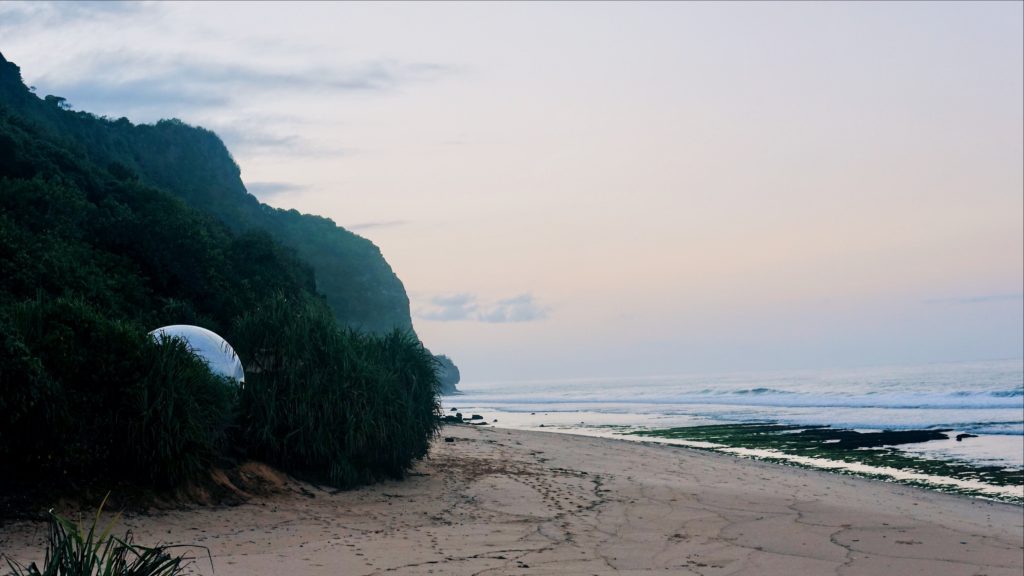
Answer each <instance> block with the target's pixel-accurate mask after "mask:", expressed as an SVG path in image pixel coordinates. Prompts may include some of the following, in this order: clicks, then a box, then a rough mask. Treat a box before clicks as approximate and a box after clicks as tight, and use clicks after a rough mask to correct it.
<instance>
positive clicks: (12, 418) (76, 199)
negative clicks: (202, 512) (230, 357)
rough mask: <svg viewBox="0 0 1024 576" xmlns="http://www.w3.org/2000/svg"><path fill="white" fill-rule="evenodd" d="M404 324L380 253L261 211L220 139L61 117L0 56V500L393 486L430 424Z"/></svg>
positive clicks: (344, 235)
mask: <svg viewBox="0 0 1024 576" xmlns="http://www.w3.org/2000/svg"><path fill="white" fill-rule="evenodd" d="M172 187H173V188H174V189H173V190H172V189H171V188H172ZM261 223H263V224H261ZM304 234H309V241H308V242H306V241H305V240H304V239H303V238H304V236H303V235H304ZM279 238H282V239H283V238H292V239H293V240H294V242H295V243H296V246H297V247H296V248H293V247H291V246H289V245H287V244H285V243H284V242H282V240H279ZM298 246H304V247H303V248H302V249H299V248H298ZM303 250H307V251H313V252H314V253H315V254H318V255H320V257H321V259H320V260H317V259H316V258H311V259H310V262H313V263H309V262H307V260H306V259H305V258H304V256H303ZM317 262H319V264H316V263H317ZM325 262H326V264H325ZM318 265H319V266H320V267H324V266H326V267H328V268H331V269H334V270H335V271H336V273H335V274H334V275H333V276H331V279H332V280H331V282H322V281H321V275H322V273H323V270H322V269H320V268H318V267H317V266H318ZM332 267H333V268H332ZM332 282H333V284H332ZM325 286H336V289H335V290H334V292H333V298H334V300H333V301H332V296H331V295H328V294H325V293H324V287H325ZM167 324H196V325H199V326H203V327H206V328H209V329H211V330H214V331H215V332H218V333H220V334H221V335H223V336H224V337H226V338H227V339H228V341H229V342H231V343H232V344H233V345H234V346H235V349H236V350H237V352H238V354H239V357H240V358H241V360H242V363H243V364H244V365H245V366H246V368H247V370H246V382H245V386H244V387H241V388H239V387H237V386H235V385H233V384H231V383H228V382H225V381H222V380H221V379H220V378H218V377H217V376H215V375H213V374H211V373H210V371H209V370H208V369H207V367H206V365H205V364H204V363H202V362H201V361H199V360H198V359H196V357H194V356H193V355H192V354H190V353H188V350H187V349H186V348H185V347H184V345H183V343H181V342H177V343H169V344H164V345H159V344H157V343H155V342H154V341H153V340H152V339H150V338H149V337H148V336H147V332H148V331H149V330H152V329H153V328H156V327H159V326H163V325H167ZM410 328H411V327H410V325H409V317H408V303H407V300H406V299H405V294H404V290H403V289H402V285H401V283H400V282H399V281H398V279H397V278H396V277H395V276H394V274H393V273H392V272H391V270H390V268H389V267H388V266H387V264H386V263H385V262H384V260H383V258H382V257H381V256H380V253H379V251H378V250H377V249H376V247H374V246H373V245H372V244H371V243H369V242H368V241H366V240H364V239H362V238H359V237H357V236H355V235H352V234H350V233H348V232H346V231H344V230H342V229H340V228H337V227H335V226H334V225H333V224H332V223H330V221H328V220H326V219H322V218H317V217H310V216H300V215H298V214H297V213H294V212H287V211H280V210H274V209H271V208H268V207H266V206H263V205H261V204H259V203H258V202H256V200H255V199H254V198H253V197H252V196H249V195H248V194H246V193H245V191H244V189H243V188H242V187H241V183H240V182H239V181H238V168H237V166H235V165H234V163H233V162H232V161H231V159H230V156H229V155H228V153H227V151H226V150H225V149H224V146H223V144H222V143H221V142H220V140H219V139H217V137H216V136H215V135H213V134H212V133H210V132H208V131H206V130H202V129H199V128H191V127H187V126H185V125H183V124H181V123H180V122H177V121H166V122H160V123H158V124H157V125H155V126H133V125H131V124H130V123H129V122H128V121H126V120H116V121H111V120H106V119H102V118H97V117H95V116H92V115H90V114H87V113H84V112H73V111H70V110H68V109H66V106H64V105H63V104H62V101H61V100H60V99H59V98H53V97H47V98H45V99H40V98H37V97H36V96H35V95H34V94H32V93H31V92H30V91H29V90H28V89H27V88H26V87H25V86H24V84H23V83H22V80H21V77H20V71H19V69H18V67H17V66H15V65H14V64H12V63H10V62H8V61H6V60H4V59H3V57H2V56H0V412H2V413H3V414H4V418H2V419H0V461H2V462H4V474H2V475H0V504H2V501H3V497H10V496H11V495H16V494H19V493H21V492H22V491H24V490H28V489H36V488H39V487H53V488H55V489H58V490H67V489H72V490H78V489H82V490H89V489H94V488H98V489H100V490H104V489H110V487H111V486H116V485H118V483H124V482H128V483H131V484H134V485H144V486H157V487H173V486H177V485H179V484H181V483H183V482H190V481H195V480H201V479H202V478H203V477H204V476H205V475H207V474H208V471H209V470H210V468H211V467H212V466H215V465H217V464H218V463H219V462H223V461H225V459H226V460H229V461H230V460H234V459H241V458H259V459H262V460H265V461H268V462H271V463H274V464H277V465H279V466H281V467H283V468H284V469H285V470H288V471H291V472H293V473H296V474H300V475H304V476H308V477H312V478H316V479H319V480H322V481H325V482H328V483H331V484H334V485H338V486H348V485H353V484H357V483H361V482H368V481H373V480H375V479H378V478H383V477H397V476H401V475H402V474H404V472H405V471H406V470H407V469H408V467H409V466H410V465H411V464H412V462H413V461H414V460H415V459H416V458H419V457H421V456H423V455H424V454H425V453H426V450H427V447H428V445H429V441H430V439H431V438H432V437H433V435H434V434H435V433H436V430H437V416H438V404H437V402H438V399H437V394H438V388H439V382H438V374H437V362H436V361H435V360H434V359H433V357H432V356H431V355H430V354H429V352H428V351H427V350H426V349H425V348H423V346H422V344H420V342H419V341H418V339H416V337H415V335H414V334H412V333H411V331H410ZM359 329H362V330H359Z"/></svg>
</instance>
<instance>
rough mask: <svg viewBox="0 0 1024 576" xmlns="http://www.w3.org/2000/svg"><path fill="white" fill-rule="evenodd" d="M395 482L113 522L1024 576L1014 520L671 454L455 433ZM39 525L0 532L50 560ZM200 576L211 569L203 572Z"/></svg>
mask: <svg viewBox="0 0 1024 576" xmlns="http://www.w3.org/2000/svg"><path fill="white" fill-rule="evenodd" d="M443 435H445V436H448V437H453V438H454V439H455V441H453V442H445V441H441V440H439V441H438V442H437V443H436V445H435V447H434V450H433V452H432V454H431V458H430V459H429V460H428V461H426V462H423V463H421V464H420V465H419V467H418V468H417V471H416V473H415V474H414V475H413V476H412V477H410V478H409V479H407V480H405V481H402V482H388V483H384V484H380V485H376V486H372V487H368V488H364V489H361V490H356V491H350V492H340V493H332V492H331V491H327V490H324V489H320V488H317V487H315V486H311V485H309V484H303V483H300V482H296V481H288V482H287V483H286V485H285V487H284V489H283V492H282V493H280V494H278V495H275V496H271V497H266V498H260V499H254V500H252V501H250V502H248V503H246V504H243V505H240V506H235V507H216V508H210V507H207V508H196V509H190V510H181V511H172V512H155V513H153V514H150V515H145V516H142V515H140V516H132V517H130V518H126V519H124V520H123V521H122V524H123V525H124V526H125V527H128V528H131V529H132V530H133V531H134V533H135V535H136V539H137V541H139V542H140V543H153V542H156V541H161V542H173V543H187V542H192V543H196V544H201V545H203V546H206V547H208V548H209V549H210V551H211V552H212V553H213V556H214V559H213V561H214V567H215V569H216V574H217V575H219V576H235V575H239V576H241V575H249V574H261V575H262V574H267V575H270V574H275V575H277V574H284V575H293V576H298V575H307V574H308V575H320V574H322V575H337V574H351V575H356V574H367V575H369V574H380V575H384V574H406V575H413V574H455V575H462V574H465V575H470V574H552V575H554V574H557V575H574V574H579V575H592V574H649V573H661V574H707V575H710V574H751V575H773V574H779V575H787V576H790V575H798V574H827V575H831V574H841V575H857V574H872V575H915V574H921V575H928V576H941V575H947V574H948V575H963V576H980V575H987V576H1001V575H1006V576H1020V575H1021V574H1022V573H1024V531H1022V524H1024V510H1022V508H1020V507H1018V506H1013V505H1008V504H999V503H991V502H986V501H981V500H974V499H969V498H966V497H960V496H950V495H945V494H939V493H935V492H929V491H925V490H920V489H916V488H910V487H906V486H900V485H894V484H887V483H882V482H875V481H870V480H862V479H857V478H850V477H844V476H838V475H833V474H828V473H823V472H816V471H810V470H803V469H797V468H789V467H783V466H778V465H774V464H768V463H761V462H754V461H749V460H740V459H736V458H732V457H729V456H723V455H717V454H709V453H705V452H697V451H692V450H687V449H681V448H676V447H670V446H660V445H647V444H638V443H635V442H626V441H617V440H607V439H600V438H586V437H580V436H568V435H560V434H546V433H538V432H524V431H510V430H501V429H485V428H469V427H447V428H446V429H445V430H444V431H443ZM44 528H45V527H44V526H43V525H41V524H33V523H24V522H22V523H15V524H11V525H7V526H5V527H3V528H0V551H3V552H5V553H8V554H10V555H11V556H12V557H14V558H17V559H23V560H31V559H33V558H37V557H39V556H41V555H42V544H41V542H42V537H43V535H44V534H45V530H44ZM193 568H194V569H195V571H196V572H197V573H202V574H208V573H210V566H209V563H208V562H207V561H206V560H205V554H204V555H203V560H201V561H197V563H196V564H195V565H194V567H193Z"/></svg>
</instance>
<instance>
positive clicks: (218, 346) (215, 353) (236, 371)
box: [149, 324, 245, 383]
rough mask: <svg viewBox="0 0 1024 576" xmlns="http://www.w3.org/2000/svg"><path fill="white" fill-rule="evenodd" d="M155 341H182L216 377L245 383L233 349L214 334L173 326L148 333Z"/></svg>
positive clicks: (178, 325)
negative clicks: (172, 338)
mask: <svg viewBox="0 0 1024 576" xmlns="http://www.w3.org/2000/svg"><path fill="white" fill-rule="evenodd" d="M149 335H150V336H152V337H153V338H155V339H156V340H157V341H160V340H163V339H164V338H170V337H177V338H181V339H182V340H184V341H185V342H186V343H187V344H188V347H189V349H191V350H192V353H193V354H195V355H196V356H199V357H200V358H202V359H203V360H205V361H206V363H207V365H209V367H210V371H211V372H213V373H214V374H217V375H218V376H225V377H227V378H231V379H233V380H234V381H236V382H238V383H242V382H245V370H243V369H242V361H241V360H239V359H238V354H235V349H234V348H232V347H231V344H228V342H227V340H225V339H223V338H221V337H220V336H219V335H217V334H216V333H215V332H211V331H210V330H207V329H206V328H200V327H199V326H189V325H188V324H175V325H173V326H164V327H163V328H157V329H156V330H153V331H152V332H150V333H149Z"/></svg>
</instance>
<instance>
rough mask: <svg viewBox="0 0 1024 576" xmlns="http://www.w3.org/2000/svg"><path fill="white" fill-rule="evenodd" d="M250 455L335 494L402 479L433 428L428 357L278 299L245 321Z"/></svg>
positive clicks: (312, 306)
mask: <svg viewBox="0 0 1024 576" xmlns="http://www.w3.org/2000/svg"><path fill="white" fill-rule="evenodd" d="M234 334H235V335H234V339H235V342H236V349H237V350H238V351H239V354H240V355H241V356H242V358H243V359H244V360H245V362H246V363H247V365H248V366H249V368H250V370H249V373H248V376H247V381H246V385H245V388H244V389H243V391H242V394H241V406H240V411H241V419H240V434H241V438H242V441H243V442H244V443H245V444H246V446H247V447H248V450H249V452H250V453H251V454H252V455H253V456H256V457H259V458H263V459H266V460H268V461H270V462H272V463H274V464H276V465H279V466H281V467H282V468H284V469H285V470H287V471H289V472H292V473H297V474H300V475H306V476H311V477H314V478H316V479H320V480H324V481H326V482H328V483H330V484H333V485H336V486H351V485H355V484H359V483H364V482H370V481H373V480H375V479H377V478H381V477H385V476H391V477H400V476H401V475H402V474H403V473H404V472H405V471H406V470H407V469H408V468H409V466H410V465H411V464H412V462H413V460H414V459H415V458H418V457H422V456H423V455H425V454H426V451H427V447H428V445H429V442H430V439H431V437H432V436H433V435H434V433H435V432H436V430H437V418H436V416H437V415H438V405H437V378H436V375H435V372H434V365H433V357H432V356H430V354H429V353H428V352H426V350H424V349H423V346H422V345H421V344H420V343H419V342H418V341H417V340H416V339H415V338H413V337H412V336H408V335H405V334H401V333H396V334H393V335H391V336H388V337H384V338H380V337H375V336H368V335H364V334H360V333H356V332H351V331H341V330H339V329H338V327H337V325H336V324H335V322H334V318H333V316H332V315H331V313H330V310H329V309H328V308H327V307H326V305H325V304H324V303H323V302H322V301H319V300H315V299H312V298H303V299H289V298H286V297H284V296H280V295H279V296H277V297H275V298H273V299H271V300H270V301H268V302H267V303H266V304H265V305H263V306H261V307H259V308H258V309H256V310H254V311H252V312H251V313H249V314H246V315H243V316H242V317H241V318H240V319H239V320H238V322H236V324H235V328H234Z"/></svg>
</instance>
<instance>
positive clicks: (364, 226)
mask: <svg viewBox="0 0 1024 576" xmlns="http://www.w3.org/2000/svg"><path fill="white" fill-rule="evenodd" d="M408 223H409V221H408V220H381V221H378V222H360V223H358V224H349V225H348V226H345V228H348V229H349V230H369V229H371V228H393V227H395V226H404V225H406V224H408Z"/></svg>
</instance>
